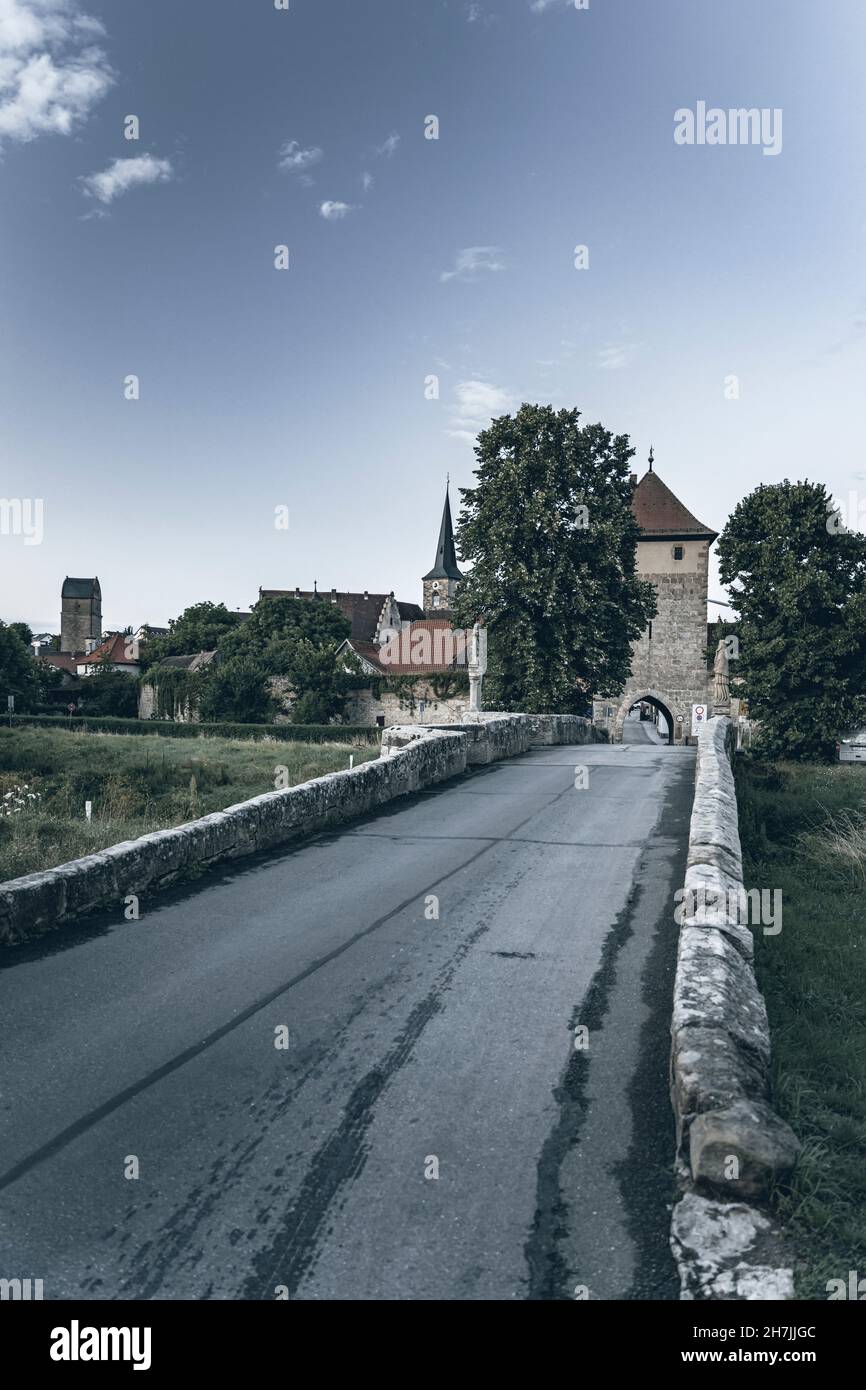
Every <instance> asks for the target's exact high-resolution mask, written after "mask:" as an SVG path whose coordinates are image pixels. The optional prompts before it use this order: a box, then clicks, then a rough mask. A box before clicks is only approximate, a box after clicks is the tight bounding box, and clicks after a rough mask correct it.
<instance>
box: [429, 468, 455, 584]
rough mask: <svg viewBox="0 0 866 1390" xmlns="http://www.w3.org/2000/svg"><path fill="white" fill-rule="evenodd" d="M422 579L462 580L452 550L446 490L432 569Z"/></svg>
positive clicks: (451, 532) (452, 530)
mask: <svg viewBox="0 0 866 1390" xmlns="http://www.w3.org/2000/svg"><path fill="white" fill-rule="evenodd" d="M421 577H422V579H462V578H463V575H462V574H461V573H460V571H459V569H458V568H457V552H456V550H455V549H454V527H453V526H452V525H451V502H450V501H449V498H448V489H447V487H446V489H445V506H444V507H443V508H442V524H441V526H440V527H439V544H438V545H437V546H436V559H435V560H434V561H433V568H432V570H430V571H429V573H428V574H425V575H422V576H421Z"/></svg>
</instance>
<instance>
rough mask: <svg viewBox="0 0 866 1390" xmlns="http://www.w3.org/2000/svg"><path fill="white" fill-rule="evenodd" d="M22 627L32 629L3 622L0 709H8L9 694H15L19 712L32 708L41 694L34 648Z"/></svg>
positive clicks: (0, 623)
mask: <svg viewBox="0 0 866 1390" xmlns="http://www.w3.org/2000/svg"><path fill="white" fill-rule="evenodd" d="M20 629H24V630H25V631H29V629H27V628H25V625H24V624H22V623H12V624H10V625H8V626H7V624H6V623H4V622H0V702H2V703H0V713H5V712H6V699H7V696H9V695H14V696H15V710H16V713H20V712H21V711H27V712H30V711H32V709H33V708H34V706H35V705H36V704H37V703H38V701H39V699H40V696H41V694H42V686H41V682H40V680H39V672H38V667H37V664H36V661H35V660H34V657H33V652H32V650H31V648H30V647H29V646H28V645H27V642H26V640H25V638H24V637H23V636H22V633H21V631H20Z"/></svg>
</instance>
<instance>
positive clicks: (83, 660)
mask: <svg viewBox="0 0 866 1390" xmlns="http://www.w3.org/2000/svg"><path fill="white" fill-rule="evenodd" d="M133 641H134V638H133V637H132V635H131V633H125V632H113V633H112V634H111V636H110V637H106V639H105V641H104V642H100V644H99V646H98V647H94V648H93V651H92V652H80V653H79V654H78V656H77V662H78V665H79V666H84V665H87V666H90V665H94V664H95V663H96V662H98V661H103V660H104V661H107V662H108V663H109V665H111V666H137V665H138V658H137V657H130V656H127V655H126V644H127V642H133Z"/></svg>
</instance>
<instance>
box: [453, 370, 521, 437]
mask: <svg viewBox="0 0 866 1390" xmlns="http://www.w3.org/2000/svg"><path fill="white" fill-rule="evenodd" d="M454 397H455V399H454V405H453V407H452V413H451V421H450V428H449V429H448V431H447V433H448V434H449V435H450V437H451V438H452V439H463V440H466V441H467V442H468V443H474V442H475V436H476V435H477V434H478V432H479V430H483V429H486V427H487V426H488V425H489V424H490V421H491V420H492V419H493V418H494V417H495V416H497V415H507V414H508V412H509V411H511V410H513V409H514V408H515V400H514V397H513V396H512V395H511V394H510V393H509V392H508V391H505V390H503V388H502V387H501V386H494V385H493V384H492V383H491V382H489V381H479V380H478V379H477V378H472V379H471V380H469V381H458V383H457V385H456V386H455V388H454Z"/></svg>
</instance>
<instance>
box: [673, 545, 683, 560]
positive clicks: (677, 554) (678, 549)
mask: <svg viewBox="0 0 866 1390" xmlns="http://www.w3.org/2000/svg"><path fill="white" fill-rule="evenodd" d="M683 554H684V551H683V547H682V546H681V545H675V546H674V559H675V560H681V559H682V558H683Z"/></svg>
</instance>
